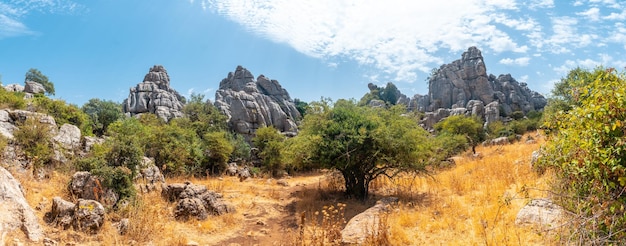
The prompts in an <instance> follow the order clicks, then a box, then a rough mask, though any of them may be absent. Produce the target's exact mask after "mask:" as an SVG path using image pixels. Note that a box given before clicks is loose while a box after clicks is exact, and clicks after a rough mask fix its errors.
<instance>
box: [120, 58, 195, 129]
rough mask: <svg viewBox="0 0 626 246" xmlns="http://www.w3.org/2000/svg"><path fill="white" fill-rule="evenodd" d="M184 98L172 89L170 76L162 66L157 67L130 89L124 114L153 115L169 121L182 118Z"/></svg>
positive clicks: (125, 101)
mask: <svg viewBox="0 0 626 246" xmlns="http://www.w3.org/2000/svg"><path fill="white" fill-rule="evenodd" d="M184 101H185V100H184V98H183V97H182V96H181V95H180V94H179V93H178V92H177V91H176V90H174V89H172V88H171V87H170V76H169V75H168V74H167V70H165V68H164V67H163V66H161V65H155V66H153V67H152V68H150V71H149V72H148V74H146V76H145V77H144V79H143V82H141V83H139V84H137V86H135V87H132V88H130V93H129V95H128V98H127V99H125V100H124V103H123V106H124V108H123V109H124V113H126V114H128V115H130V116H134V115H139V114H143V113H153V114H156V115H157V116H158V117H159V118H161V119H163V120H165V121H169V120H171V119H173V118H178V117H182V116H183V113H182V112H181V110H182V108H183V106H184Z"/></svg>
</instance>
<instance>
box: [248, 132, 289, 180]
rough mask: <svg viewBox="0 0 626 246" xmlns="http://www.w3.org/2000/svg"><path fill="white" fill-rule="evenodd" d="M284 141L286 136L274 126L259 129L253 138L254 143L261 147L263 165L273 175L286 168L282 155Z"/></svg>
mask: <svg viewBox="0 0 626 246" xmlns="http://www.w3.org/2000/svg"><path fill="white" fill-rule="evenodd" d="M284 141H285V137H284V136H283V135H282V134H280V132H279V131H278V130H276V128H274V127H272V126H269V127H261V128H259V129H257V130H256V136H254V138H252V143H253V144H254V146H255V147H257V148H258V149H259V153H260V154H259V155H260V157H261V159H263V166H264V167H265V168H266V169H267V170H268V171H270V173H271V174H272V175H273V176H276V175H278V174H279V172H280V171H283V170H284V165H283V162H282V157H281V150H282V148H283V142H284Z"/></svg>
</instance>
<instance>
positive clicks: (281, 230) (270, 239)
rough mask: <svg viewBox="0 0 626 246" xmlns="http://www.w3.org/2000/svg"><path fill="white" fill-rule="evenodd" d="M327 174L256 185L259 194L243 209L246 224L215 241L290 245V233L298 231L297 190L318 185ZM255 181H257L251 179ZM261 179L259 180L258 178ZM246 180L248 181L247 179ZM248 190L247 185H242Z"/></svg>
mask: <svg viewBox="0 0 626 246" xmlns="http://www.w3.org/2000/svg"><path fill="white" fill-rule="evenodd" d="M323 178H324V175H323V174H318V175H311V176H305V177H298V178H293V179H285V180H283V181H285V182H287V184H286V185H285V184H282V185H281V184H278V183H277V180H266V181H264V182H265V183H266V185H265V186H259V185H254V187H252V188H253V189H255V192H253V193H256V194H257V195H256V196H255V197H252V199H253V201H251V203H250V204H251V205H250V207H249V208H244V209H248V210H247V211H244V212H243V217H244V218H243V220H242V221H241V222H240V223H243V225H242V228H241V229H239V230H237V231H236V232H235V233H233V235H232V237H230V238H228V239H226V240H222V241H220V242H215V245H259V246H264V245H286V244H288V243H289V242H291V241H290V240H289V238H286V236H287V235H293V234H292V232H294V231H297V229H298V221H297V216H296V203H297V200H298V199H299V198H298V196H297V192H299V191H302V190H304V189H313V188H315V187H316V186H317V185H318V183H319V182H320V180H321V179H323ZM248 182H255V181H248ZM257 182H259V181H257ZM244 183H245V182H244ZM241 188H242V189H244V190H245V185H243V186H242V187H241ZM242 191H243V190H240V189H237V190H227V191H224V194H225V195H228V194H236V193H239V194H241V192H242Z"/></svg>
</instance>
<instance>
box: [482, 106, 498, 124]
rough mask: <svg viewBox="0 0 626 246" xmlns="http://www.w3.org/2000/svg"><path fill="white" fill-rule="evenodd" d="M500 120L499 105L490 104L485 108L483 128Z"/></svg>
mask: <svg viewBox="0 0 626 246" xmlns="http://www.w3.org/2000/svg"><path fill="white" fill-rule="evenodd" d="M499 119H500V104H499V103H498V102H491V103H489V104H487V106H485V126H487V125H489V124H491V123H492V122H496V121H498V120H499Z"/></svg>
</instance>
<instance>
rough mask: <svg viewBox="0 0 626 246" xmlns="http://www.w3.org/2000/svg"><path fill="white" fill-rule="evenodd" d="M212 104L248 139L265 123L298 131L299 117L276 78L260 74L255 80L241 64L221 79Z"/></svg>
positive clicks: (289, 130) (230, 125)
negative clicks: (297, 122)
mask: <svg viewBox="0 0 626 246" xmlns="http://www.w3.org/2000/svg"><path fill="white" fill-rule="evenodd" d="M214 104H215V106H216V107H217V108H218V109H219V110H220V111H221V112H223V113H224V114H225V115H226V116H227V117H228V126H229V127H230V128H231V129H232V130H233V131H235V132H237V133H239V134H242V135H243V136H244V137H245V139H246V140H248V141H250V140H251V139H252V137H253V136H254V135H255V133H256V130H257V129H259V128H261V127H264V126H273V127H274V128H276V129H278V130H279V131H281V132H297V131H298V127H297V125H296V121H297V120H299V119H300V118H301V117H302V116H301V115H300V113H299V112H298V110H297V109H296V105H295V104H294V102H293V100H291V97H289V93H287V90H285V89H283V88H282V86H281V85H280V84H279V83H278V81H276V80H271V79H269V78H267V77H265V76H263V75H260V76H259V77H257V79H256V80H255V79H254V76H253V75H252V73H250V71H248V70H247V69H245V68H243V67H241V66H238V67H237V69H236V70H235V72H230V73H228V76H227V77H226V78H225V79H223V80H222V81H221V82H220V87H219V89H218V90H217V91H216V92H215V103H214Z"/></svg>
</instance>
